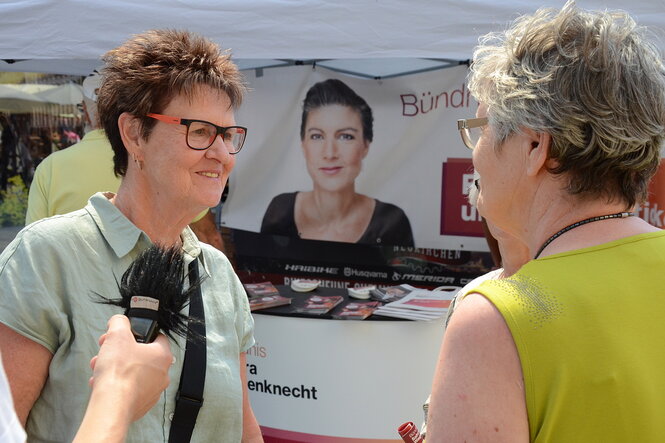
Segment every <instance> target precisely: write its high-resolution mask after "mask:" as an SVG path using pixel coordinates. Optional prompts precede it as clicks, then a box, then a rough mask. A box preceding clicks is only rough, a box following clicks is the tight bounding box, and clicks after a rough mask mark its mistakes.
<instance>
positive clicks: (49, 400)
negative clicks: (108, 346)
mask: <svg viewBox="0 0 665 443" xmlns="http://www.w3.org/2000/svg"><path fill="white" fill-rule="evenodd" d="M103 60H104V61H105V63H106V65H105V67H104V70H103V72H102V79H103V80H102V83H101V85H100V88H99V93H98V112H99V120H100V122H101V125H102V127H103V128H104V132H105V133H106V136H107V137H108V139H109V141H110V143H111V146H112V149H113V152H114V156H113V161H114V167H113V169H114V172H115V173H116V174H117V175H119V176H121V177H122V179H121V184H120V187H119V188H118V192H117V193H115V194H114V193H111V192H106V193H101V192H100V193H96V194H95V195H93V196H92V197H91V198H90V200H89V202H88V204H87V206H86V207H85V208H83V209H80V210H77V211H74V212H70V213H67V214H64V215H60V216H57V217H49V218H46V219H43V220H41V221H39V222H36V223H32V224H30V225H28V226H27V227H25V228H24V229H23V230H22V231H21V232H19V234H18V235H17V237H16V239H15V240H14V241H13V242H12V243H10V245H9V246H7V248H6V249H5V250H4V251H3V252H2V254H0V287H1V288H2V291H1V292H0V349H1V351H2V353H3V355H5V370H6V372H7V377H8V379H9V383H10V386H11V388H12V394H13V399H14V405H15V408H16V411H17V414H18V416H19V419H20V420H21V422H22V423H26V431H27V433H28V438H29V440H30V441H31V442H36V443H39V442H46V441H71V440H72V439H73V438H74V435H75V434H76V430H77V428H78V425H79V423H80V422H81V420H82V419H83V416H84V412H85V398H86V397H87V394H88V393H87V391H86V390H85V389H84V384H85V382H86V381H87V378H88V372H87V369H86V368H87V366H88V364H87V363H88V360H89V359H90V358H91V357H92V356H93V355H94V354H95V353H96V349H97V343H96V340H95V337H97V336H99V335H101V333H102V332H103V325H104V324H105V323H106V322H107V319H108V318H109V317H111V316H112V315H113V314H116V313H118V312H119V310H120V309H121V308H118V307H115V306H112V305H107V304H102V303H99V296H100V295H101V296H103V297H106V298H114V297H116V296H117V294H118V281H120V279H121V277H122V275H123V274H124V272H125V270H126V269H127V268H128V267H129V265H130V264H131V263H132V262H133V261H134V260H135V258H136V257H137V256H138V255H139V254H140V253H141V252H142V251H144V250H145V249H147V248H148V247H150V246H151V245H154V244H157V245H160V246H162V247H164V248H168V247H176V248H178V249H179V250H181V251H182V253H183V257H184V261H185V269H188V268H189V267H190V264H191V265H192V266H193V267H196V269H198V273H199V275H200V276H201V283H200V292H201V296H202V302H203V307H204V309H203V312H204V313H205V331H206V347H205V351H206V355H205V361H206V366H205V367H206V372H205V378H204V381H205V388H204V391H203V399H204V401H203V404H202V407H201V409H200V410H199V412H198V416H197V417H196V426H195V427H194V429H193V434H192V436H191V441H192V442H193V443H196V442H209V441H215V442H222V443H223V442H238V441H240V440H241V439H242V440H243V441H248V442H253V441H262V438H261V432H260V428H259V426H258V423H257V421H256V418H255V417H254V414H253V412H252V408H251V406H250V403H249V396H248V394H247V384H246V363H245V352H246V350H247V349H249V348H250V347H251V346H252V345H253V344H254V337H253V332H254V322H253V319H252V316H251V313H250V310H249V304H248V301H247V296H246V293H245V291H244V289H243V286H242V284H241V283H240V280H239V279H238V277H237V275H236V274H235V273H234V271H233V268H232V267H231V265H230V263H229V261H228V259H227V258H226V257H225V256H224V254H223V253H221V252H220V251H219V250H217V249H215V248H213V247H211V246H210V245H207V244H205V243H202V242H200V241H199V240H198V239H197V238H196V236H195V235H194V234H193V232H192V230H191V229H189V227H188V223H189V221H190V220H192V219H193V218H194V217H195V216H196V214H198V213H200V212H201V211H202V210H204V209H205V208H208V207H211V206H214V205H215V204H217V202H218V201H219V199H220V197H221V194H222V191H223V189H224V186H225V184H226V181H227V179H228V176H229V174H230V173H231V171H232V170H233V167H234V165H235V155H236V154H238V152H239V151H240V149H241V148H242V146H243V144H244V140H245V135H246V133H247V129H246V128H245V127H242V126H238V125H236V121H235V115H234V114H235V113H234V111H235V109H236V108H237V107H238V106H239V105H240V103H241V101H242V98H243V95H244V92H245V85H244V82H243V78H242V75H241V74H240V72H239V70H238V68H237V66H236V65H235V64H234V63H233V62H232V61H231V59H230V55H229V54H228V53H226V52H222V51H221V50H220V48H219V46H217V45H216V44H215V43H213V42H211V41H210V40H207V39H205V38H203V37H201V36H198V35H196V34H193V33H189V32H184V31H174V30H154V31H149V32H145V33H143V34H139V35H136V36H134V37H132V38H131V39H129V40H128V41H127V42H125V43H123V44H122V45H121V46H119V47H118V48H116V49H113V50H111V51H109V52H108V53H106V54H105V55H104V57H103ZM184 272H187V271H184ZM175 342H176V346H173V347H172V352H173V355H174V357H175V363H174V365H173V366H172V367H171V368H170V370H169V376H170V379H171V383H170V384H169V386H168V388H167V389H166V391H165V394H164V395H162V396H160V398H159V400H158V402H157V404H156V405H155V406H154V407H153V408H152V409H150V410H149V411H148V412H147V413H146V414H145V416H143V418H141V419H139V420H138V421H137V422H136V423H134V424H132V425H131V426H130V428H129V431H128V437H127V439H128V440H129V441H132V442H146V443H147V442H154V441H155V440H159V441H162V440H164V439H167V438H168V435H169V434H170V433H172V432H173V429H171V420H172V417H173V413H174V412H175V405H176V394H177V392H178V387H179V381H180V375H181V373H182V367H183V360H184V354H185V340H184V339H181V338H177V339H176V340H175ZM200 376H203V374H201V375H200ZM174 435H175V434H174Z"/></svg>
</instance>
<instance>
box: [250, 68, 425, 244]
mask: <svg viewBox="0 0 665 443" xmlns="http://www.w3.org/2000/svg"><path fill="white" fill-rule="evenodd" d="M373 122H374V119H373V117H372V109H371V108H370V107H369V105H368V104H367V102H366V101H365V100H364V99H363V98H362V97H360V96H359V95H358V94H356V93H355V92H354V91H353V90H352V89H351V88H349V87H348V86H347V85H346V84H345V83H344V82H342V81H340V80H336V79H330V80H326V81H323V82H319V83H316V84H315V85H314V86H312V87H311V88H310V89H309V91H307V95H306V96H305V101H304V102H303V111H302V122H301V126H300V139H301V141H302V150H303V154H304V156H305V162H306V163H307V172H308V173H309V175H310V177H311V178H312V183H313V189H312V190H311V191H305V192H291V193H285V194H280V195H278V196H276V197H275V198H273V200H272V201H271V202H270V205H269V206H268V209H267V210H266V212H265V214H264V216H263V222H262V224H261V232H262V233H265V234H275V235H285V236H289V237H300V238H304V239H310V240H327V241H337V242H346V243H369V244H386V245H403V246H413V234H412V233H411V224H410V223H409V219H408V217H407V216H406V214H405V213H404V211H402V210H401V209H400V208H398V207H397V206H395V205H392V204H390V203H384V202H381V201H379V200H377V199H375V198H371V197H368V196H366V195H363V194H360V193H358V192H356V187H355V182H356V178H357V177H358V175H359V174H360V171H361V169H362V161H363V159H364V158H365V157H366V156H367V154H368V152H369V145H370V143H371V142H372V138H373Z"/></svg>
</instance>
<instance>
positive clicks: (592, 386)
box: [474, 231, 665, 443]
mask: <svg viewBox="0 0 665 443" xmlns="http://www.w3.org/2000/svg"><path fill="white" fill-rule="evenodd" d="M474 292H479V293H481V294H483V295H484V296H485V297H487V298H488V299H489V300H490V301H491V302H492V303H493V304H494V305H495V306H496V307H497V309H498V310H499V311H500V312H501V315H503V318H504V319H505V321H506V323H507V324H508V327H509V328H510V331H511V333H512V335H513V338H514V340H515V344H516V346H517V350H518V352H519V357H520V360H521V365H522V371H523V374H524V383H525V393H526V405H527V411H528V415H529V430H530V435H531V441H532V442H566V443H571V442H584V443H590V442H603V443H608V442H640V443H645V442H665V231H661V232H655V233H648V234H640V235H636V236H632V237H628V238H624V239H621V240H617V241H613V242H610V243H605V244H603V245H599V246H594V247H591V248H584V249H578V250H575V251H570V252H565V253H561V254H556V255H551V256H548V257H545V258H541V259H538V260H532V261H531V262H529V263H527V264H526V265H525V266H524V267H522V269H521V270H520V271H519V272H518V273H517V274H515V275H514V276H513V277H511V278H507V279H505V280H490V281H486V282H484V283H482V285H480V286H479V287H477V288H476V289H475V291H474Z"/></svg>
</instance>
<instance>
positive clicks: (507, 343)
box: [427, 293, 529, 443]
mask: <svg viewBox="0 0 665 443" xmlns="http://www.w3.org/2000/svg"><path fill="white" fill-rule="evenodd" d="M429 410H430V415H429V420H428V436H427V440H428V441H465V440H466V441H469V442H472V441H492V442H512V443H519V442H528V441H529V427H528V419H527V413H526V404H525V398H524V382H523V378H522V369H521V366H520V360H519V355H518V353H517V349H516V348H515V343H514V341H513V338H512V335H511V334H510V330H509V329H508V326H507V325H506V323H505V321H504V319H503V317H502V316H501V314H500V313H499V311H498V310H497V309H496V308H495V307H494V305H493V304H492V303H491V302H490V301H489V300H487V299H486V298H485V297H483V296H482V295H480V294H476V293H473V294H470V295H468V296H467V297H465V298H464V300H462V301H461V302H460V303H459V305H458V307H457V309H456V310H455V315H453V316H452V318H451V320H450V323H449V325H448V328H447V329H446V333H445V334H444V338H443V343H442V346H441V351H440V354H439V361H438V364H437V368H436V372H435V374H434V384H433V387H432V401H431V405H430V409H429Z"/></svg>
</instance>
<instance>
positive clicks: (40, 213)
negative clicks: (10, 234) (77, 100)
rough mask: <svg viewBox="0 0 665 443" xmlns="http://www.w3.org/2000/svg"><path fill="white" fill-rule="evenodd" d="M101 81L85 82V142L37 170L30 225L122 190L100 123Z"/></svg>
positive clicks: (92, 78)
mask: <svg viewBox="0 0 665 443" xmlns="http://www.w3.org/2000/svg"><path fill="white" fill-rule="evenodd" d="M100 81H101V77H100V76H99V74H96V73H94V74H92V75H89V76H88V77H86V78H85V79H84V80H83V115H84V120H85V122H86V123H85V126H86V128H87V129H88V131H87V132H86V134H85V136H84V137H83V140H81V141H80V142H79V143H77V144H75V145H73V146H70V147H69V148H67V149H63V150H61V151H57V152H54V153H53V154H51V155H49V156H48V157H46V158H45V159H44V160H43V161H42V162H41V163H40V164H39V166H38V167H37V169H36V170H35V175H34V177H33V179H32V183H31V185H30V191H29V193H28V210H27V213H26V216H25V224H26V225H29V224H30V223H32V222H34V221H37V220H41V219H42V218H46V217H51V216H53V215H58V214H66V213H68V212H72V211H76V210H77V209H81V208H83V207H84V206H85V205H86V204H87V203H88V199H89V198H90V196H91V195H93V194H94V193H95V192H99V191H111V192H116V191H117V190H118V187H119V186H120V177H117V176H116V175H115V174H114V173H113V149H111V145H110V143H109V141H108V139H107V138H106V134H104V130H103V129H101V128H100V127H99V124H98V121H97V103H96V101H97V89H98V88H99V83H100Z"/></svg>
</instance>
